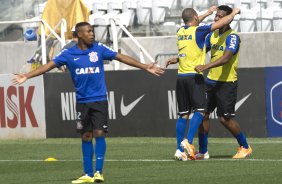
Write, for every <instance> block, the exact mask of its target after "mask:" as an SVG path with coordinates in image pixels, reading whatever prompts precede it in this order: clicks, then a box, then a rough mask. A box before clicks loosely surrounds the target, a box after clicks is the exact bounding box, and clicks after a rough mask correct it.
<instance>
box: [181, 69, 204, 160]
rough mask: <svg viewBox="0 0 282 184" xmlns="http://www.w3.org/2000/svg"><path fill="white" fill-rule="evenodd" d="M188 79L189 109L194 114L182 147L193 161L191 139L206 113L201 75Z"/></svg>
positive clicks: (193, 152) (193, 153) (193, 151)
mask: <svg viewBox="0 0 282 184" xmlns="http://www.w3.org/2000/svg"><path fill="white" fill-rule="evenodd" d="M190 79H191V80H189V85H188V86H189V99H190V100H191V101H192V103H191V108H193V110H194V114H193V116H192V118H191V120H190V123H189V129H188V134H187V140H184V145H185V149H186V151H187V152H189V155H190V158H191V159H195V149H194V146H193V139H194V136H195V134H196V132H197V131H198V128H199V126H200V124H201V123H202V121H203V118H204V112H205V111H206V94H205V80H204V77H203V75H200V74H196V75H195V76H194V77H190ZM187 142H188V143H187Z"/></svg>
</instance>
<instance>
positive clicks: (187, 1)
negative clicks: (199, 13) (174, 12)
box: [181, 0, 193, 8]
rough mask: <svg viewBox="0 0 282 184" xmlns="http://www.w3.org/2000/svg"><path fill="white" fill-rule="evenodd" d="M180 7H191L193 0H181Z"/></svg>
mask: <svg viewBox="0 0 282 184" xmlns="http://www.w3.org/2000/svg"><path fill="white" fill-rule="evenodd" d="M181 7H182V8H193V0H181Z"/></svg>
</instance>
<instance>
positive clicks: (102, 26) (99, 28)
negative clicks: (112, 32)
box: [90, 13, 116, 42]
mask: <svg viewBox="0 0 282 184" xmlns="http://www.w3.org/2000/svg"><path fill="white" fill-rule="evenodd" d="M115 16H116V14H115V13H107V14H104V15H101V16H97V17H94V19H92V20H93V23H94V24H93V25H94V33H95V39H96V40H97V41H99V42H106V41H107V38H108V34H109V26H110V18H111V17H115ZM92 20H91V21H92ZM90 24H92V22H90Z"/></svg>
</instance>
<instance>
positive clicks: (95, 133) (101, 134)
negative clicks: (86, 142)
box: [93, 130, 105, 137]
mask: <svg viewBox="0 0 282 184" xmlns="http://www.w3.org/2000/svg"><path fill="white" fill-rule="evenodd" d="M93 136H94V137H104V136H105V131H104V130H93Z"/></svg>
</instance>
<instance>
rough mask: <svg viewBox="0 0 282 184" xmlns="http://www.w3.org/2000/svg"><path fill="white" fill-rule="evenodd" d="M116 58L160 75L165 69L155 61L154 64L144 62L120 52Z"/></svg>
mask: <svg viewBox="0 0 282 184" xmlns="http://www.w3.org/2000/svg"><path fill="white" fill-rule="evenodd" d="M116 59H117V60H118V61H120V62H122V63H125V64H127V65H130V66H134V67H137V68H140V69H143V70H146V71H147V72H149V73H152V74H154V75H156V76H160V75H162V74H163V73H164V70H163V69H162V68H160V67H157V66H156V65H155V64H154V63H152V64H143V63H140V62H139V61H137V60H135V59H134V58H132V57H130V56H127V55H124V54H120V53H118V54H117V56H116Z"/></svg>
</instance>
